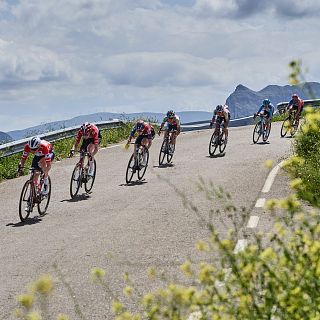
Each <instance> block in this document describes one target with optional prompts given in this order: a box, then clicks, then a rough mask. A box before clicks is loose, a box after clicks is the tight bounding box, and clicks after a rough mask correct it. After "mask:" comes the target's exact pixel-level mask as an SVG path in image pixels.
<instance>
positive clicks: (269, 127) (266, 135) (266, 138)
mask: <svg viewBox="0 0 320 320" xmlns="http://www.w3.org/2000/svg"><path fill="white" fill-rule="evenodd" d="M267 127H268V129H266V130H265V131H263V137H262V139H263V141H264V142H266V141H267V140H268V138H269V136H270V132H271V123H270V124H269V126H267Z"/></svg>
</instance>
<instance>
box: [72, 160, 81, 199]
mask: <svg viewBox="0 0 320 320" xmlns="http://www.w3.org/2000/svg"><path fill="white" fill-rule="evenodd" d="M82 175H83V169H82V167H81V165H80V164H79V163H77V164H76V166H75V167H74V169H73V172H72V176H71V181H70V196H71V198H72V199H73V198H75V196H76V195H77V194H78V191H79V189H80V186H81V180H82Z"/></svg>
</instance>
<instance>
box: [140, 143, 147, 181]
mask: <svg viewBox="0 0 320 320" xmlns="http://www.w3.org/2000/svg"><path fill="white" fill-rule="evenodd" d="M138 156H139V168H138V179H139V180H141V179H142V178H143V176H144V175H145V173H146V170H147V167H148V162H149V150H148V149H147V148H146V147H144V150H143V154H138ZM140 157H141V159H140ZM143 158H144V159H143ZM141 162H144V166H143V167H142V166H141Z"/></svg>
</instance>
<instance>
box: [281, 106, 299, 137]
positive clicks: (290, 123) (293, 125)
mask: <svg viewBox="0 0 320 320" xmlns="http://www.w3.org/2000/svg"><path fill="white" fill-rule="evenodd" d="M296 115H297V110H293V111H292V112H290V113H289V114H288V116H287V117H286V118H285V119H284V120H283V123H282V126H281V130H280V136H281V138H284V137H285V136H286V135H287V133H288V131H290V135H291V137H293V136H294V135H295V133H296V132H297V130H298V127H299V120H297V119H296Z"/></svg>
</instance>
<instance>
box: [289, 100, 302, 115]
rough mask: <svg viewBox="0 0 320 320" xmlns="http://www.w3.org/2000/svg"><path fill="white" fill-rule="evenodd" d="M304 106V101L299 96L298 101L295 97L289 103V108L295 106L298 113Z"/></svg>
mask: <svg viewBox="0 0 320 320" xmlns="http://www.w3.org/2000/svg"><path fill="white" fill-rule="evenodd" d="M303 106H304V101H303V100H302V99H300V98H298V101H295V100H293V99H291V100H290V102H289V104H288V108H289V109H290V107H292V108H294V109H295V110H298V113H300V112H301V111H302V109H303Z"/></svg>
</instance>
